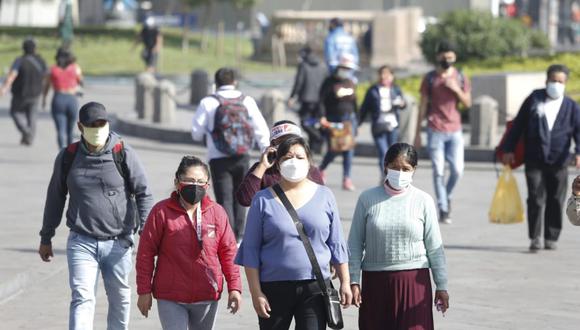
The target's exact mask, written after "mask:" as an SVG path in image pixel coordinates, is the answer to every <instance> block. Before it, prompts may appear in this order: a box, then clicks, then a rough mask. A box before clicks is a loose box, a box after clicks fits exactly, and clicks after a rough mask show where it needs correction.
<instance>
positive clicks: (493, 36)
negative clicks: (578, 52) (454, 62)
mask: <svg viewBox="0 0 580 330" xmlns="http://www.w3.org/2000/svg"><path fill="white" fill-rule="evenodd" d="M441 40H449V41H450V42H452V43H453V44H455V46H456V50H457V56H458V60H460V61H467V60H483V59H488V58H498V57H499V58H501V57H506V56H520V55H524V54H526V53H527V52H528V50H530V49H531V48H537V49H547V48H548V46H549V43H548V39H547V37H546V36H545V35H544V34H543V33H541V32H540V31H538V30H533V29H531V28H528V27H526V26H525V25H524V24H523V23H522V22H520V21H519V20H515V19H506V18H498V17H493V16H492V15H491V14H490V13H487V12H479V11H467V10H459V11H453V12H449V13H447V14H445V15H444V16H443V17H441V19H440V20H439V21H438V22H437V23H436V24H431V25H429V26H427V29H426V31H425V32H424V34H423V38H422V40H421V49H422V52H423V55H424V56H425V58H426V59H427V60H429V61H434V59H435V50H436V47H437V44H438V43H439V42H440V41H441Z"/></svg>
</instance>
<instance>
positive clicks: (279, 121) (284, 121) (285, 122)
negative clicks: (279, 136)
mask: <svg viewBox="0 0 580 330" xmlns="http://www.w3.org/2000/svg"><path fill="white" fill-rule="evenodd" d="M282 124H292V125H296V123H295V122H293V121H292V120H286V119H284V120H278V121H277V122H275V123H274V125H272V127H274V126H278V125H282ZM296 126H298V125H296Z"/></svg>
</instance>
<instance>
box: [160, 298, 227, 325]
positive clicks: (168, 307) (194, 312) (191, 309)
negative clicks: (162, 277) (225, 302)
mask: <svg viewBox="0 0 580 330" xmlns="http://www.w3.org/2000/svg"><path fill="white" fill-rule="evenodd" d="M217 307H218V302H217V300H216V301H202V302H197V303H193V304H183V303H178V302H175V301H169V300H162V299H159V300H157V310H158V311H159V320H160V321H161V327H162V328H163V330H183V329H191V330H194V329H195V330H211V329H213V326H214V324H215V316H216V314H217Z"/></svg>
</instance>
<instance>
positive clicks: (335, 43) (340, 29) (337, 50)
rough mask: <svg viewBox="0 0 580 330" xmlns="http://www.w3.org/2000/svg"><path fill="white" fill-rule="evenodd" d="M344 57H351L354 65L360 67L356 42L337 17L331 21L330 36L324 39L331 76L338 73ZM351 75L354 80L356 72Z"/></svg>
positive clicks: (326, 59) (329, 25)
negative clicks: (337, 70)
mask: <svg viewBox="0 0 580 330" xmlns="http://www.w3.org/2000/svg"><path fill="white" fill-rule="evenodd" d="M343 55H348V56H350V57H351V58H352V61H353V63H354V64H355V65H356V66H357V67H358V64H359V54H358V46H357V43H356V40H354V38H353V37H352V36H351V35H350V34H348V33H347V32H346V31H345V30H344V23H343V22H342V20H341V19H340V18H337V17H335V18H333V19H331V20H330V22H329V24H328V35H327V36H326V39H324V59H325V61H326V65H327V67H328V72H329V73H330V74H333V73H334V72H335V71H336V68H337V66H338V65H339V63H340V59H341V57H342V56H343ZM350 73H351V78H352V76H354V72H350Z"/></svg>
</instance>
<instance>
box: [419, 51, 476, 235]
mask: <svg viewBox="0 0 580 330" xmlns="http://www.w3.org/2000/svg"><path fill="white" fill-rule="evenodd" d="M456 59H457V55H456V54H455V50H454V46H453V45H452V44H451V43H449V42H447V41H442V42H441V43H439V45H438V46H437V68H436V69H435V70H433V71H430V72H429V73H427V74H426V75H425V76H424V77H423V81H422V82H421V90H420V93H421V102H420V105H419V117H418V121H417V133H416V136H415V147H416V148H420V147H421V123H422V121H423V119H427V149H428V151H429V158H430V159H431V166H432V167H433V184H434V186H435V194H436V195H437V205H438V206H439V221H440V222H442V223H445V224H450V223H451V200H452V195H453V189H454V188H455V186H456V185H457V182H458V181H459V178H460V177H461V176H462V175H463V168H464V150H463V146H464V143H463V132H462V128H461V114H460V112H459V108H458V106H459V104H463V105H464V106H465V107H468V108H469V107H470V106H471V84H470V82H469V79H468V78H467V77H466V76H465V75H464V74H463V73H462V72H461V71H460V70H459V69H457V68H456V67H455V66H454V64H455V61H456ZM445 162H448V163H449V178H448V179H447V182H445V178H444V176H445Z"/></svg>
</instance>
